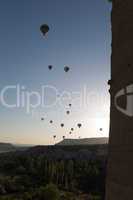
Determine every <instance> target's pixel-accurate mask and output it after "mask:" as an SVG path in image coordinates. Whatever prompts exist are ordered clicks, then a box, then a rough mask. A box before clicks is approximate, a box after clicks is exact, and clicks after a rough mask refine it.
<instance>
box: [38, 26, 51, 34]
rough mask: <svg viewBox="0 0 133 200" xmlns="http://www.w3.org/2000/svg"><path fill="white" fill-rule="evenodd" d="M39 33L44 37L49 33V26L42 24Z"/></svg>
mask: <svg viewBox="0 0 133 200" xmlns="http://www.w3.org/2000/svg"><path fill="white" fill-rule="evenodd" d="M40 31H41V32H42V34H43V35H44V36H45V35H46V33H47V32H48V31H49V26H48V25H47V24H43V25H41V27H40Z"/></svg>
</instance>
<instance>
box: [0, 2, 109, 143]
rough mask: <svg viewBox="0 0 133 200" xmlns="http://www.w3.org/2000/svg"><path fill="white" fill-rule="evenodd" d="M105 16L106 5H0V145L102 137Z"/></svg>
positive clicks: (105, 99)
mask: <svg viewBox="0 0 133 200" xmlns="http://www.w3.org/2000/svg"><path fill="white" fill-rule="evenodd" d="M110 11H111V4H110V3H108V2H107V0H100V1H99V0H93V1H92V0H67V1H66V0H54V1H53V0H28V1H27V0H23V1H21V0H12V1H9V0H4V1H0V25H1V28H0V72H1V73H0V123H1V125H0V142H12V143H18V144H44V145H46V144H54V143H56V142H58V141H60V140H62V136H65V137H66V138H79V137H80V138H88V137H106V136H108V132H109V106H110V96H109V92H108V89H109V88H108V85H107V81H108V79H110V54H111V47H110V46H111V27H110ZM42 24H48V25H49V28H50V30H49V32H48V33H47V35H46V37H44V36H43V35H42V33H41V32H40V26H41V25H42ZM48 65H52V66H53V68H52V70H51V71H50V70H49V69H48ZM64 66H69V67H70V70H69V72H68V73H66V72H64ZM69 103H71V104H72V106H71V108H69ZM67 110H69V111H70V114H69V115H67V114H66V111H67ZM42 117H43V118H44V120H43V121H41V118H42ZM50 120H53V123H52V124H50V123H49V121H50ZM61 123H64V128H61V127H60V124H61ZM78 123H82V127H81V128H80V129H79V128H78V127H77V124H78ZM72 127H73V128H74V132H73V133H72V134H71V135H70V134H69V132H70V129H71V128H72ZM100 128H102V131H100ZM53 135H56V139H55V141H54V139H53Z"/></svg>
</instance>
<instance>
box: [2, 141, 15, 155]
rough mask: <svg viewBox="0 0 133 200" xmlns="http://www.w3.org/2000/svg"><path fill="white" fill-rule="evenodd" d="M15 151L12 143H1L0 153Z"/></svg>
mask: <svg viewBox="0 0 133 200" xmlns="http://www.w3.org/2000/svg"><path fill="white" fill-rule="evenodd" d="M8 151H15V147H14V146H13V145H12V144H10V143H0V153H3V152H8Z"/></svg>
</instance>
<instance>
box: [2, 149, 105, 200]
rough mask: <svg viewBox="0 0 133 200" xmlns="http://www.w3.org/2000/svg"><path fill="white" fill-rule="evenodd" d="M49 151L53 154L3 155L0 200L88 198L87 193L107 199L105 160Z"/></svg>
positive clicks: (94, 197) (72, 199) (22, 153)
mask: <svg viewBox="0 0 133 200" xmlns="http://www.w3.org/2000/svg"><path fill="white" fill-rule="evenodd" d="M48 154H52V156H46V154H44V153H37V154H36V153H28V152H19V153H17V152H16V153H15V152H14V153H7V154H3V155H1V156H0V199H1V200H12V199H14V200H60V199H64V200H65V199H66V200H78V199H79V200H80V199H83V200H84V199H86V198H83V196H84V195H90V194H91V195H92V197H93V198H91V199H103V196H104V180H105V167H106V163H105V160H101V159H82V157H80V159H79V158H75V159H70V158H65V159H64V158H63V157H65V156H62V159H57V158H55V157H56V156H55V155H56V153H54V150H53V151H52V150H51V149H50V150H49V152H47V155H48ZM54 154H55V155H54ZM80 196H81V198H80Z"/></svg>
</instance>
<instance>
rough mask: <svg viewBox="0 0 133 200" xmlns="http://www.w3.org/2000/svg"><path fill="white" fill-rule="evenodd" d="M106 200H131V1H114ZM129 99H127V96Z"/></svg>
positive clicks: (132, 169) (132, 112)
mask: <svg viewBox="0 0 133 200" xmlns="http://www.w3.org/2000/svg"><path fill="white" fill-rule="evenodd" d="M111 21H112V55H111V81H110V82H109V83H110V94H111V111H110V139H109V159H108V168H107V184H106V200H131V199H133V96H132V95H133V85H132V84H133V0H113V8H112V14H111ZM127 95H129V96H127Z"/></svg>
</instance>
